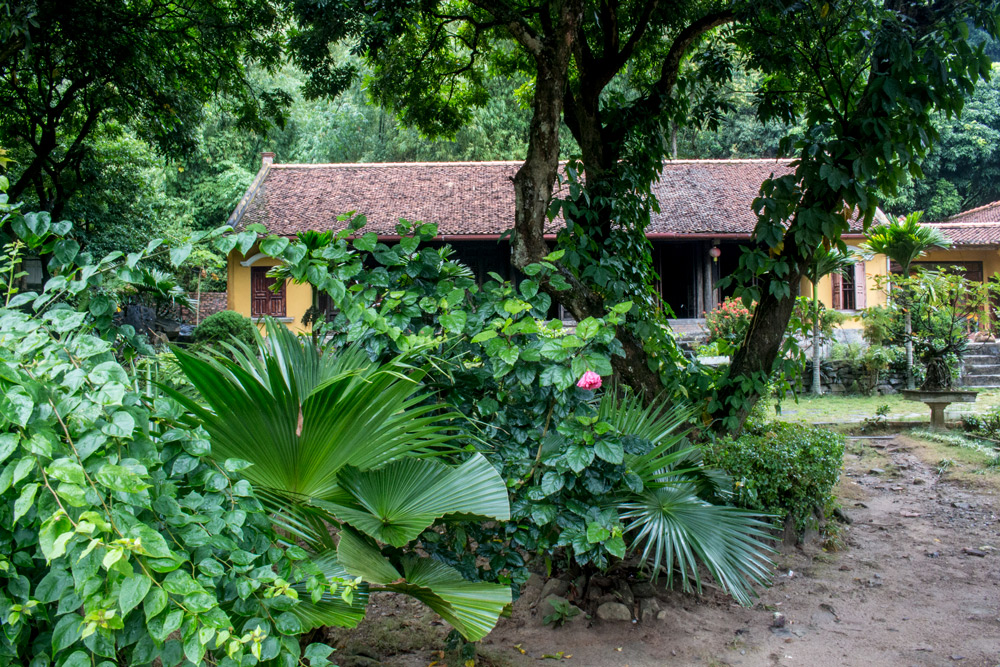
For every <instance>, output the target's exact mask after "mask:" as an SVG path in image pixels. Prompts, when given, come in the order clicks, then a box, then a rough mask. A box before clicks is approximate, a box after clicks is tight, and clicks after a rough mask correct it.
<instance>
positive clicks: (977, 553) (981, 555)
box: [962, 547, 986, 558]
mask: <svg viewBox="0 0 1000 667" xmlns="http://www.w3.org/2000/svg"><path fill="white" fill-rule="evenodd" d="M962 553H963V554H968V555H969V556H976V557H977V558H986V552H985V551H980V550H979V549H970V548H969V547H965V548H964V549H962Z"/></svg>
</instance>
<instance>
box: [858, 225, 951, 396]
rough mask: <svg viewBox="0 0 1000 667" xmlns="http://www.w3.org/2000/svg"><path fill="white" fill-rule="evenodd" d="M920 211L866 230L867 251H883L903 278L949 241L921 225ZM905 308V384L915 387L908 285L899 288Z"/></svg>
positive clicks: (864, 245)
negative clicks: (933, 251) (914, 264)
mask: <svg viewBox="0 0 1000 667" xmlns="http://www.w3.org/2000/svg"><path fill="white" fill-rule="evenodd" d="M921 217H923V212H922V211H914V212H913V213H911V214H909V215H908V216H906V217H905V218H903V219H902V220H900V219H896V220H892V221H889V222H888V223H887V224H886V223H883V224H880V225H877V226H875V227H873V228H871V229H870V230H869V231H868V233H867V234H865V239H866V241H865V243H864V244H863V245H862V247H863V248H864V250H865V251H866V252H869V253H871V254H873V255H885V256H886V257H888V258H889V259H891V260H892V261H894V262H896V263H897V264H899V265H900V267H901V268H902V276H903V278H904V279H905V278H907V277H909V275H910V265H911V264H912V263H913V262H914V261H915V260H916V259H917V258H919V257H921V256H923V255H924V254H926V252H927V251H928V250H931V249H933V248H948V247H950V246H951V241H950V240H949V239H948V237H947V236H945V235H944V234H943V233H942V232H941V230H940V229H937V228H935V227H929V226H927V225H921V224H920V219H921ZM900 296H901V298H902V300H903V308H904V309H905V312H904V318H905V327H906V328H905V336H906V338H905V341H904V343H905V346H906V387H907V389H913V388H914V386H915V385H914V380H913V321H912V314H911V312H910V308H909V301H910V297H911V294H910V292H909V291H908V290H907V289H905V288H904V289H901V290H900Z"/></svg>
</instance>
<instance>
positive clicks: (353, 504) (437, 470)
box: [165, 319, 511, 640]
mask: <svg viewBox="0 0 1000 667" xmlns="http://www.w3.org/2000/svg"><path fill="white" fill-rule="evenodd" d="M265 326H266V332H267V338H266V339H264V338H263V337H261V336H259V335H258V345H257V347H258V349H257V350H256V351H252V350H250V349H249V348H248V347H247V346H245V345H243V344H241V343H237V344H236V345H235V346H228V350H229V352H230V354H231V358H228V357H222V356H218V357H208V356H204V355H195V354H190V353H187V352H184V351H181V350H176V351H175V353H176V355H177V360H178V364H179V365H180V367H181V369H182V370H183V372H184V373H185V375H186V376H187V378H188V380H189V381H190V382H191V384H192V385H193V386H194V388H195V389H196V390H197V392H198V395H199V397H200V400H196V399H194V398H191V397H188V396H185V395H184V394H181V393H179V392H177V391H172V390H170V389H166V388H165V391H166V392H167V393H168V394H169V395H170V396H171V397H172V398H173V399H174V400H176V401H178V402H179V403H181V404H182V405H183V406H184V407H185V408H186V409H187V410H188V411H189V413H190V415H191V423H192V425H200V426H202V427H204V429H205V430H206V431H207V432H208V433H209V435H210V436H211V441H212V456H213V457H215V458H217V459H219V460H226V459H230V458H237V459H242V460H245V461H248V462H250V463H251V464H252V465H251V466H250V467H249V468H247V469H246V470H244V471H243V473H242V474H243V475H244V476H245V478H246V479H247V480H248V481H249V482H250V483H251V484H253V486H254V488H255V492H256V493H257V494H258V495H259V497H260V498H261V500H262V502H264V503H265V505H266V506H267V507H268V509H269V510H271V511H272V513H273V520H274V522H275V524H276V525H277V526H278V527H279V528H280V529H281V530H282V531H283V532H284V534H286V535H287V536H288V539H289V543H293V541H294V543H296V544H299V545H300V546H301V545H304V546H305V547H306V548H307V549H308V550H309V551H310V552H311V555H312V558H313V560H314V562H315V564H316V565H317V566H318V567H319V568H320V569H321V570H322V571H323V573H324V575H326V576H327V577H328V578H329V579H331V580H333V581H337V580H346V579H354V578H356V577H361V578H362V579H363V581H364V582H365V583H364V584H363V585H362V586H361V587H360V588H359V590H358V591H357V593H356V594H355V595H354V597H353V599H352V600H350V601H346V600H344V599H342V598H341V597H334V596H332V595H330V594H326V595H324V597H323V598H322V599H320V600H319V601H318V602H312V601H310V600H305V599H303V600H301V601H300V602H299V603H298V604H297V605H296V606H295V607H293V610H292V611H293V612H294V613H295V614H296V615H297V616H298V617H299V619H300V620H301V622H302V624H303V626H304V627H306V628H312V627H318V626H322V625H339V626H347V627H353V626H354V625H356V624H357V623H358V622H360V621H361V619H362V618H363V617H364V613H365V606H366V603H367V599H368V591H369V590H374V589H377V590H390V591H398V592H402V593H407V594H409V595H412V596H413V597H415V598H417V599H419V600H421V601H423V602H424V603H425V604H427V605H428V606H429V607H430V608H431V609H433V610H434V611H436V612H437V613H438V614H440V615H441V616H442V617H443V618H444V619H445V620H447V621H448V622H449V623H451V624H452V625H453V626H454V627H455V628H456V629H457V630H458V631H459V632H460V633H461V634H462V635H463V636H465V637H466V638H467V639H469V640H477V639H480V638H482V637H483V636H485V635H486V633H488V632H489V631H490V630H491V629H492V628H493V626H494V625H495V623H496V620H497V618H498V616H499V614H500V612H501V611H502V609H503V607H504V606H505V605H507V604H509V603H510V600H511V596H510V589H509V587H507V586H501V585H497V584H489V583H477V582H469V581H466V580H464V579H463V578H462V577H461V575H460V574H459V573H458V571H457V570H455V569H453V568H451V567H448V566H446V565H443V564H442V563H440V562H438V561H434V560H431V559H429V558H420V557H417V556H416V555H414V554H413V553H410V552H406V551H405V549H402V548H403V547H405V546H406V545H407V544H408V543H409V542H410V541H412V540H414V539H415V538H416V537H417V536H418V535H420V534H421V533H422V532H423V531H424V530H426V529H427V528H429V527H431V526H432V525H433V524H434V523H435V522H437V521H439V520H441V519H443V518H445V517H449V516H455V515H458V516H461V517H463V518H467V517H469V516H473V517H483V518H488V519H498V520H506V519H509V518H510V505H509V502H508V499H507V490H506V487H505V485H504V482H503V480H502V479H501V477H500V476H499V475H498V474H497V472H496V470H494V468H493V467H492V466H491V465H490V464H489V462H487V461H486V459H485V458H483V457H482V456H481V455H479V454H474V455H472V456H471V457H470V458H468V460H466V461H465V462H464V463H461V464H460V465H448V464H445V463H442V462H441V461H440V458H441V455H442V454H455V451H454V447H453V446H452V445H451V443H450V441H451V440H452V439H453V438H454V437H455V435H454V432H453V431H452V430H451V429H450V428H449V426H448V420H449V419H450V418H451V417H453V416H454V415H453V414H451V413H442V412H441V410H440V408H439V406H437V405H435V404H433V403H431V402H429V401H428V400H426V399H427V396H426V395H425V394H424V393H422V392H421V379H422V378H423V375H424V373H423V371H422V370H421V369H419V368H415V367H413V366H411V365H409V364H408V363H407V361H406V359H404V358H396V359H393V360H391V361H388V362H385V363H377V362H372V361H370V360H369V358H368V356H367V354H366V353H365V352H364V351H363V350H362V349H360V348H346V349H342V350H338V351H336V352H335V353H334V352H330V353H326V352H324V351H322V350H320V349H318V348H317V347H316V346H315V345H313V344H312V343H311V342H310V341H308V339H301V338H299V337H297V336H295V335H294V334H292V333H291V332H290V331H289V330H288V329H287V328H285V327H284V326H283V325H281V324H278V323H276V322H275V321H274V320H271V319H267V320H266V322H265ZM331 533H335V534H336V536H337V537H338V539H337V540H335V539H334V537H333V536H332V535H331Z"/></svg>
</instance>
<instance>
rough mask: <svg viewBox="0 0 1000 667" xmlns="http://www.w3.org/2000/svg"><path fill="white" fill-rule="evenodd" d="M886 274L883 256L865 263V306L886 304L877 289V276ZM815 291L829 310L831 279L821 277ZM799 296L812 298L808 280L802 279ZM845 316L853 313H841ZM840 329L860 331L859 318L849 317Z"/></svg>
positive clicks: (831, 301) (875, 257) (831, 292)
mask: <svg viewBox="0 0 1000 667" xmlns="http://www.w3.org/2000/svg"><path fill="white" fill-rule="evenodd" d="M847 245H848V247H850V248H853V249H854V250H855V251H856V252H859V253H860V250H858V248H857V246H856V245H852V244H850V243H849V244H847ZM887 273H888V265H887V263H886V261H885V255H875V256H874V257H872V258H871V259H869V260H866V261H865V288H866V290H867V294H866V295H865V306H866V307H867V306H884V305H885V303H886V294H885V292H883V291H882V290H880V289H879V288H878V285H877V281H878V276H884V275H886V274H887ZM816 291H817V292H818V293H819V300H820V302H821V303H822V304H823V305H824V306H826V307H827V308H830V307H831V305H832V304H833V278H832V277H831V276H823V277H822V278H821V279H820V281H819V284H818V285H817V289H816ZM800 294H802V296H807V297H809V298H812V283H811V282H809V281H808V280H805V279H803V280H802V283H801V285H800ZM842 312H844V313H846V314H850V313H853V312H855V311H848V310H845V311H842ZM840 327H841V328H842V329H860V328H861V318H860V317H857V316H852V317H849V318H848V319H846V320H844V322H843V323H842V324H841V325H840Z"/></svg>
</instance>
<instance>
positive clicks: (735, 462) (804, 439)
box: [703, 422, 844, 531]
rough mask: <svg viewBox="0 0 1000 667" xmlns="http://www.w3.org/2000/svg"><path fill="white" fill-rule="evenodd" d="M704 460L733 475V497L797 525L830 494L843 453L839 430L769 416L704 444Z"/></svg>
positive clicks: (801, 527) (805, 523)
mask: <svg viewBox="0 0 1000 667" xmlns="http://www.w3.org/2000/svg"><path fill="white" fill-rule="evenodd" d="M703 449H704V452H705V463H706V464H707V465H712V466H716V467H719V468H722V469H723V470H725V471H726V472H728V473H729V474H730V475H731V476H732V478H733V490H734V496H733V502H734V503H735V504H736V505H738V506H740V507H745V508H747V509H753V510H760V511H763V512H767V513H770V514H775V515H777V516H778V517H780V518H782V519H792V520H794V521H795V527H796V529H797V530H799V531H801V530H804V529H805V528H807V527H809V525H810V523H811V521H812V520H813V517H814V514H815V512H816V510H817V509H820V510H821V509H823V508H824V507H826V505H827V504H828V503H829V502H830V500H831V499H832V495H831V492H832V490H833V487H834V485H835V484H836V483H837V480H838V479H839V478H840V467H841V464H842V462H843V458H844V438H843V436H842V435H840V434H837V433H832V432H830V431H826V430H823V429H819V428H812V427H809V426H801V425H798V424H785V423H781V422H769V423H766V424H762V425H760V426H757V427H752V428H751V430H749V431H748V432H746V433H744V434H743V435H741V436H740V437H739V438H735V439H734V438H730V437H726V438H721V439H719V440H716V441H714V442H709V443H705V444H704V445H703Z"/></svg>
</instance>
